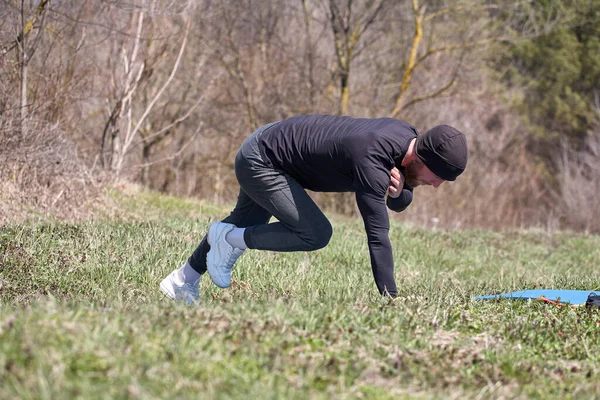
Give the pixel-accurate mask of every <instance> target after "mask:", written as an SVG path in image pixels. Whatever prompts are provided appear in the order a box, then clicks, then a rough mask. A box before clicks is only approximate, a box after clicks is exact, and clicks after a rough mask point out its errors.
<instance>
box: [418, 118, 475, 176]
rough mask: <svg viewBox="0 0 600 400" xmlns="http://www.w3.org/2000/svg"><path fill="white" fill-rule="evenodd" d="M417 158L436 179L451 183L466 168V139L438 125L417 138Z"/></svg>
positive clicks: (450, 129) (449, 128)
mask: <svg viewBox="0 0 600 400" xmlns="http://www.w3.org/2000/svg"><path fill="white" fill-rule="evenodd" d="M415 152H416V153H417V156H418V157H419V158H420V159H421V160H423V162H424V163H425V165H426V166H427V168H429V169H430V170H431V172H433V173H434V174H436V175H437V176H438V177H440V178H442V179H444V180H446V181H453V180H455V179H456V177H457V176H459V175H460V174H461V173H462V172H463V171H464V170H465V168H466V166H467V139H466V138H465V135H463V134H462V133H461V132H460V131H458V130H457V129H455V128H453V127H451V126H449V125H438V126H435V127H433V128H431V129H430V130H428V131H427V132H426V133H425V134H424V135H419V136H417V142H416V144H415Z"/></svg>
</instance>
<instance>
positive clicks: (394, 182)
mask: <svg viewBox="0 0 600 400" xmlns="http://www.w3.org/2000/svg"><path fill="white" fill-rule="evenodd" d="M403 187H404V175H402V174H401V173H400V171H399V170H398V168H396V167H394V168H392V171H391V176H390V187H389V189H388V195H389V196H390V197H393V198H396V197H398V196H400V193H402V188H403Z"/></svg>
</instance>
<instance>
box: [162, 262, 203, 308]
mask: <svg viewBox="0 0 600 400" xmlns="http://www.w3.org/2000/svg"><path fill="white" fill-rule="evenodd" d="M199 284H200V279H198V280H197V281H196V282H194V283H186V282H184V281H183V278H182V277H181V273H180V272H179V269H176V270H175V271H173V272H171V273H170V274H169V276H167V277H166V278H165V279H163V280H162V282H161V283H160V290H162V292H163V293H164V294H166V295H167V296H168V297H170V298H171V299H173V300H175V301H184V302H185V303H186V304H195V303H197V302H198V301H199V300H200V293H199V289H198V285H199Z"/></svg>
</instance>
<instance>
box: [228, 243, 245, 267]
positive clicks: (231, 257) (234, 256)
mask: <svg viewBox="0 0 600 400" xmlns="http://www.w3.org/2000/svg"><path fill="white" fill-rule="evenodd" d="M242 253H243V251H242V252H241V253H239V254H236V252H235V251H234V248H233V247H231V250H230V253H229V255H228V257H227V264H226V266H227V269H232V268H233V264H235V262H236V260H237V259H238V258H239V257H240V256H241V255H242Z"/></svg>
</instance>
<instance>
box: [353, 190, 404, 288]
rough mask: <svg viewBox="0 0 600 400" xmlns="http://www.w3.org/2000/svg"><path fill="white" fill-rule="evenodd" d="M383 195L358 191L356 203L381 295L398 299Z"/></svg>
mask: <svg viewBox="0 0 600 400" xmlns="http://www.w3.org/2000/svg"><path fill="white" fill-rule="evenodd" d="M384 198H385V197H384V196H383V195H377V194H374V193H369V192H364V191H357V192H356V203H357V205H358V208H359V210H360V213H361V216H362V218H363V221H364V225H365V230H366V233H367V242H368V245H369V254H370V256H371V269H372V270H373V277H374V278H375V284H376V285H377V289H378V290H379V293H381V294H385V293H386V292H387V293H388V294H389V295H390V296H391V297H396V296H397V295H398V291H397V289H396V282H395V280H394V259H393V255H392V245H391V243H390V239H389V236H388V234H389V230H390V222H389V218H388V213H387V208H386V204H385V200H384Z"/></svg>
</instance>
